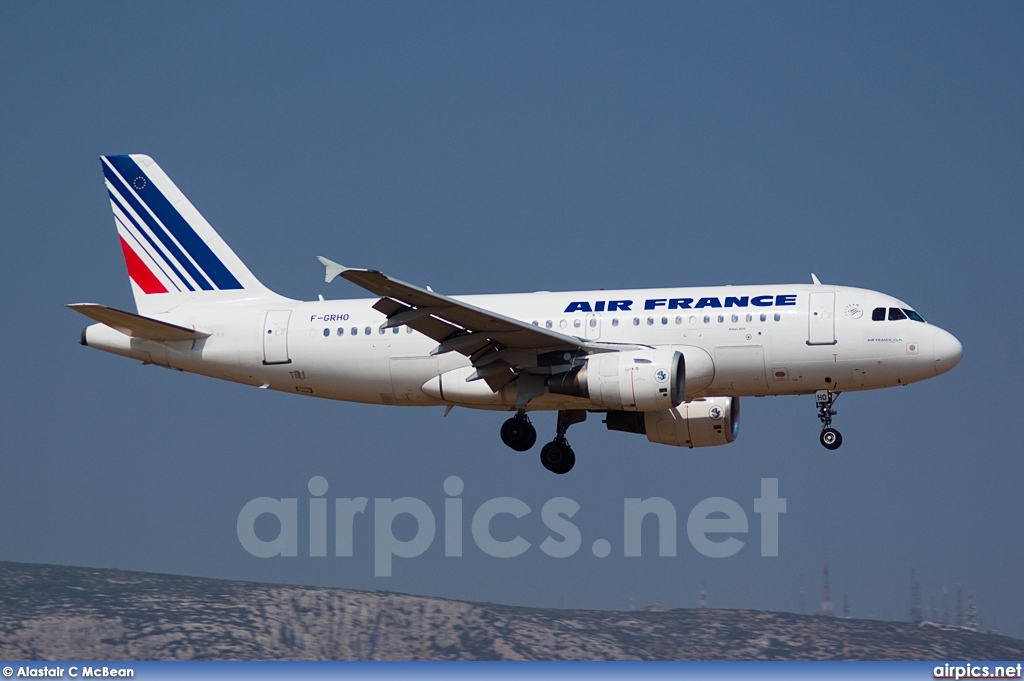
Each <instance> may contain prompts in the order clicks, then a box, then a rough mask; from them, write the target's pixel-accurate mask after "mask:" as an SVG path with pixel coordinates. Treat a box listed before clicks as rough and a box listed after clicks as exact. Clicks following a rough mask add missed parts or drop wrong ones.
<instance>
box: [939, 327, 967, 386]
mask: <svg viewBox="0 0 1024 681" xmlns="http://www.w3.org/2000/svg"><path fill="white" fill-rule="evenodd" d="M932 347H934V348H935V374H936V375H938V374H944V373H946V372H947V371H949V370H950V369H952V368H953V367H955V366H956V365H957V364H959V363H960V359H961V358H962V357H963V356H964V346H962V345H960V341H958V340H957V339H956V336H954V335H953V334H951V333H950V332H949V331H944V330H942V329H937V330H936V331H935V336H934V339H933V341H932Z"/></svg>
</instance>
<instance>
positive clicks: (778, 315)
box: [775, 312, 782, 322]
mask: <svg viewBox="0 0 1024 681" xmlns="http://www.w3.org/2000/svg"><path fill="white" fill-rule="evenodd" d="M775 321H777V322H781V321H782V315H781V314H779V313H778V312H776V313H775Z"/></svg>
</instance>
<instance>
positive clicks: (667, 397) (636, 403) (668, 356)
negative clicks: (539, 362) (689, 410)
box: [548, 348, 686, 412]
mask: <svg viewBox="0 0 1024 681" xmlns="http://www.w3.org/2000/svg"><path fill="white" fill-rule="evenodd" d="M685 387H686V366H685V363H684V360H683V354H682V353H681V352H679V351H678V350H675V349H673V348H655V349H653V350H630V351H628V352H605V353H601V354H597V355H590V356H589V357H587V361H586V363H584V364H582V365H581V366H578V367H576V368H575V369H573V370H572V371H568V372H566V373H563V374H556V375H554V376H551V377H550V378H549V379H548V390H549V391H551V392H552V393H555V394H557V395H571V396H573V397H583V398H586V399H588V400H590V401H591V402H593V403H594V404H595V405H596V406H598V407H601V408H604V409H614V410H621V411H643V412H653V411H659V410H667V409H671V408H672V407H675V406H676V405H678V404H679V403H680V402H682V401H683V393H684V392H685Z"/></svg>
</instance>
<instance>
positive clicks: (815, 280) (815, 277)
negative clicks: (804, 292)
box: [811, 272, 821, 286]
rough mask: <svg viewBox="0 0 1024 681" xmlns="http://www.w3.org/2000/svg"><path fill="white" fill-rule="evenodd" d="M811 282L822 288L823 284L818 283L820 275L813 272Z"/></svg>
mask: <svg viewBox="0 0 1024 681" xmlns="http://www.w3.org/2000/svg"><path fill="white" fill-rule="evenodd" d="M811 281H812V282H814V285H815V286H821V282H820V281H818V275H817V274H815V273H814V272H811Z"/></svg>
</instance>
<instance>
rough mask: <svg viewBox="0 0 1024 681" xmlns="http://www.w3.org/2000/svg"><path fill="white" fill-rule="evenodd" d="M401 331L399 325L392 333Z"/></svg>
mask: <svg viewBox="0 0 1024 681" xmlns="http://www.w3.org/2000/svg"><path fill="white" fill-rule="evenodd" d="M399 331H401V329H399V328H398V327H397V326H396V327H395V330H394V331H392V332H391V333H398V332H399Z"/></svg>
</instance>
